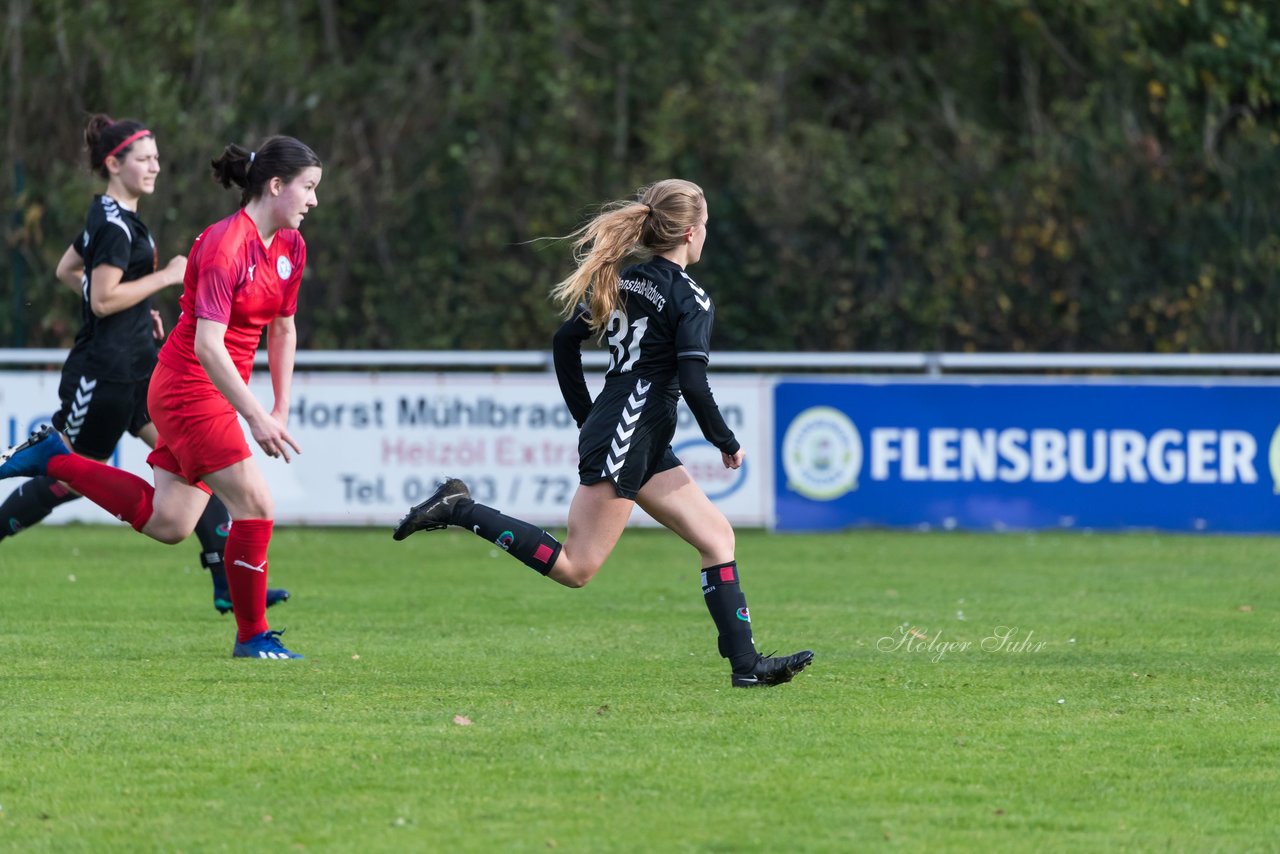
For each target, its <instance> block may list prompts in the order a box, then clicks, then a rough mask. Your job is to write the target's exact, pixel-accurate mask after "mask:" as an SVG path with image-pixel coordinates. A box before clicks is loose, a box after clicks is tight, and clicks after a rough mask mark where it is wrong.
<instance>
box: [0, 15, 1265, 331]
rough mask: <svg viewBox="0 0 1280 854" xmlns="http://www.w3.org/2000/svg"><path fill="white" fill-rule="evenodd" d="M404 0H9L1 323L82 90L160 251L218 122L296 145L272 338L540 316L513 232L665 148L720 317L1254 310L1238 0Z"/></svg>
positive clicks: (197, 207) (1257, 47)
mask: <svg viewBox="0 0 1280 854" xmlns="http://www.w3.org/2000/svg"><path fill="white" fill-rule="evenodd" d="M425 5H426V6H427V8H426V9H425V10H424V9H423V8H422V7H423V6H424V4H422V3H419V2H404V0H353V2H342V3H339V2H337V0H316V2H303V0H285V2H278V3H272V2H245V1H244V0H232V2H226V3H217V4H169V3H159V2H141V0H113V2H112V3H110V4H108V3H103V2H92V3H90V4H88V5H87V6H82V5H81V4H74V3H68V2H65V0H17V2H15V3H11V4H10V19H9V23H10V25H11V26H12V27H14V28H15V29H14V30H13V32H15V33H16V34H17V38H14V39H11V40H10V42H9V43H8V44H7V45H6V46H5V47H4V48H3V55H2V59H3V61H0V81H2V85H0V92H3V95H2V96H0V101H3V103H2V104H0V109H3V110H5V122H4V123H5V126H6V142H5V144H6V145H7V149H6V151H7V163H8V164H9V167H10V168H8V169H6V174H5V176H4V182H5V183H4V186H3V189H4V190H5V191H6V196H5V197H6V199H7V200H8V201H9V202H10V204H9V205H8V207H9V208H10V209H11V210H12V211H13V215H12V217H11V218H10V220H9V235H8V236H9V244H10V246H11V247H12V248H13V250H14V251H13V253H12V254H11V258H10V262H9V263H7V264H5V265H4V268H5V283H6V291H7V293H6V298H5V301H4V306H5V308H4V311H3V314H0V327H2V328H0V334H3V336H4V342H5V343H6V344H7V343H9V342H12V341H14V340H15V339H20V340H21V341H22V342H23V343H25V344H27V345H31V346H38V345H39V346H52V345H57V344H65V343H67V342H68V341H69V340H70V336H71V335H72V334H73V332H74V328H75V324H76V306H75V303H74V298H73V297H72V295H71V294H70V293H69V292H67V291H65V289H59V288H58V287H57V286H56V285H55V284H54V283H53V279H52V268H53V265H54V264H55V263H56V260H57V258H58V256H59V255H60V254H61V252H62V250H63V248H64V247H65V246H66V244H67V242H68V241H69V240H70V238H71V237H72V236H73V235H74V234H75V233H76V232H77V230H78V229H79V227H80V221H81V217H82V216H83V212H84V208H85V204H86V202H87V199H88V197H89V194H90V193H92V192H93V191H94V190H95V187H96V182H95V181H92V180H90V178H89V177H88V176H87V175H86V174H85V170H84V169H83V168H82V167H81V166H80V156H79V132H80V128H81V127H82V126H83V123H84V119H85V117H86V115H87V112H89V111H95V110H105V111H108V112H111V113H112V114H114V115H117V116H126V115H128V116H135V117H138V118H142V119H144V120H145V121H147V122H148V123H150V125H151V127H152V128H153V129H154V130H155V131H156V132H157V134H158V137H159V142H160V145H161V153H162V156H163V158H164V164H165V170H166V171H165V173H164V174H163V175H162V176H161V186H160V190H159V192H158V193H157V195H156V197H155V198H153V199H149V200H146V201H145V202H144V203H143V208H142V211H141V213H142V215H143V217H144V218H145V219H146V220H147V221H148V222H149V223H150V224H151V225H152V227H153V229H154V230H155V231H156V232H157V234H158V236H159V239H160V242H161V246H162V252H163V253H164V254H165V255H169V254H173V253H175V252H179V251H186V248H187V247H188V246H189V245H190V241H191V239H192V237H193V236H194V235H195V234H196V233H197V231H198V230H199V228H200V227H202V226H203V225H205V224H207V223H208V222H211V221H213V220H215V219H217V218H219V217H221V216H223V215H225V214H226V213H228V212H230V211H231V210H233V209H234V206H235V204H236V198H237V197H236V195H235V194H234V193H232V192H225V191H222V190H220V189H218V188H216V187H215V186H214V185H213V184H212V183H211V182H210V181H208V180H207V178H206V171H205V170H206V164H207V162H208V160H209V158H210V157H212V156H213V155H215V154H216V153H217V152H218V151H219V150H220V149H221V146H222V145H223V144H224V143H226V142H230V141H237V142H245V143H252V142H254V141H255V140H256V139H258V138H260V137H261V136H263V135H265V134H267V133H272V132H285V133H291V134H294V135H296V136H299V137H301V138H302V139H304V140H306V141H307V142H309V143H310V144H311V145H312V146H313V147H314V148H315V149H316V150H317V151H318V152H319V153H320V155H321V157H322V158H324V160H325V163H326V170H325V178H324V182H323V183H322V185H321V187H320V199H321V207H320V209H319V210H318V211H317V212H316V213H315V214H314V215H313V216H312V217H311V218H309V220H308V223H307V225H306V231H305V233H306V236H307V240H308V245H309V249H310V263H309V266H308V271H307V272H308V276H307V280H306V286H305V287H306V291H305V294H304V301H303V306H302V310H301V313H300V315H299V324H300V329H301V331H302V337H303V346H306V347H312V348H366V347H388V348H464V349H492V348H546V347H547V346H548V336H549V334H550V332H551V331H552V330H553V329H554V327H555V323H556V320H555V315H554V310H553V307H552V306H551V305H550V304H549V303H548V301H547V299H546V292H547V289H548V287H549V285H550V284H551V283H552V282H554V281H555V280H556V279H558V278H559V277H561V276H563V274H564V273H565V272H566V271H567V265H568V263H569V253H568V250H567V248H566V247H565V246H564V245H563V244H558V243H541V242H538V243H529V242H528V241H530V240H531V239H532V238H536V237H543V236H548V235H557V234H564V233H566V232H568V231H570V230H571V229H572V228H574V227H575V226H576V225H578V224H579V223H580V222H581V220H582V218H583V217H585V216H587V215H589V213H590V212H591V209H592V205H593V204H595V203H598V202H601V201H604V200H607V199H611V198H616V197H619V196H625V195H627V194H628V193H629V192H630V191H631V190H632V189H634V188H635V187H636V186H638V185H640V184H642V183H645V182H648V181H651V180H654V179H658V178H662V177H668V176H680V177H685V178H689V179H691V180H694V181H697V182H699V183H700V184H702V185H703V186H704V187H705V188H706V189H707V191H708V195H709V199H710V213H711V225H710V230H711V235H710V238H709V241H708V248H707V254H706V256H705V260H704V262H703V263H702V264H701V265H699V267H697V268H696V269H695V270H694V273H695V275H696V276H697V277H698V278H699V280H700V281H701V282H703V283H704V284H706V285H707V286H708V287H709V288H710V289H711V291H712V292H713V294H714V295H715V296H716V299H717V306H718V311H719V317H720V322H719V324H718V325H717V330H716V336H717V341H716V344H717V346H718V347H720V348H722V349H753V350H754V349H760V350H966V349H972V350H983V351H1005V350H1042V351H1069V350H1095V351H1097V350H1103V351H1107V350H1123V351H1171V352H1178V351H1270V350H1272V349H1273V348H1274V347H1275V345H1276V344H1277V341H1278V340H1280V316H1278V315H1280V308H1278V303H1280V301H1277V300H1276V299H1275V298H1274V293H1275V285H1276V283H1277V269H1278V267H1280V234H1278V233H1277V228H1278V226H1280V218H1278V214H1280V202H1278V201H1277V198H1278V197H1280V195H1278V193H1277V190H1278V189H1280V120H1278V117H1277V108H1276V104H1275V103H1274V100H1273V98H1274V97H1275V93H1276V92H1277V91H1278V90H1280V23H1278V22H1277V20H1276V19H1277V18H1278V17H1280V13H1278V12H1277V11H1276V10H1275V9H1274V8H1273V7H1272V6H1271V5H1270V4H1263V3H1261V2H1235V0H1226V2H1223V0H1212V1H1211V0H1057V2H1048V0H1045V2H1030V0H983V2H964V1H963V0H952V1H951V2H943V0H934V2H922V1H921V2H910V0H863V1H862V2H849V0H844V2H822V1H821V0H811V1H810V2H805V0H798V1H797V2H793V3H777V2H757V1H756V0H742V2H731V0H702V2H698V3H689V2H684V0H681V2H675V0H651V2H648V3H631V2H628V0H578V1H577V2H569V0H508V1H507V2H482V0H469V2H457V3H439V2H436V3H430V4H425ZM19 165H20V166H21V168H22V170H23V174H24V176H25V192H24V193H22V194H20V195H19V194H16V193H15V186H14V181H15V177H14V176H15V167H18V166H19ZM19 257H20V258H21V259H22V261H21V262H19V261H18V260H17V259H18V258H19ZM20 263H24V264H25V265H26V267H27V277H26V281H25V296H26V301H27V302H28V303H29V305H28V306H26V311H25V315H23V316H19V315H18V313H17V312H16V311H15V310H14V303H13V296H12V293H13V289H14V287H15V274H14V271H15V270H16V269H17V268H18V267H19V266H20ZM165 304H166V306H167V308H168V313H169V314H170V315H172V313H173V308H174V307H175V306H176V293H171V294H170V295H169V296H168V297H167V298H166V303H165Z"/></svg>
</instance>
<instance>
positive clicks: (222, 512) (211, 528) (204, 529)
mask: <svg viewBox="0 0 1280 854" xmlns="http://www.w3.org/2000/svg"><path fill="white" fill-rule="evenodd" d="M230 523H231V514H229V513H228V512H227V506H226V505H225V504H223V503H222V502H221V501H220V500H219V499H218V496H216V495H211V496H209V503H208V504H207V505H205V508H204V513H202V514H200V521H198V522H196V537H198V538H199V540H200V565H201V566H203V567H204V568H205V569H207V570H209V575H210V577H211V578H212V579H213V596H214V598H215V599H226V600H228V601H230V599H231V595H230V594H229V593H228V592H227V573H226V569H225V568H224V567H223V565H222V553H223V552H224V551H226V548H227V531H228V529H229V528H230Z"/></svg>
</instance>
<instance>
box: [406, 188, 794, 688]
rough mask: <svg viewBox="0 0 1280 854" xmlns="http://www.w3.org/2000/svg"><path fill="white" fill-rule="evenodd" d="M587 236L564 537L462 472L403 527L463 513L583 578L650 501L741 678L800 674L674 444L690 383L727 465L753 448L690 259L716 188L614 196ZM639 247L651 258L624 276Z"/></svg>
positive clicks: (569, 328) (541, 562)
mask: <svg viewBox="0 0 1280 854" xmlns="http://www.w3.org/2000/svg"><path fill="white" fill-rule="evenodd" d="M574 235H575V236H576V238H577V240H576V243H575V249H576V250H577V252H576V256H577V258H578V267H577V270H576V271H574V273H573V274H572V275H570V276H569V278H567V279H565V280H564V281H563V282H561V283H560V284H559V285H557V286H556V288H555V290H554V291H553V294H554V296H556V297H557V298H558V299H559V300H560V301H561V302H562V303H563V304H564V305H565V307H566V308H567V309H568V313H569V315H570V317H569V320H568V322H566V323H565V324H564V325H563V326H561V328H560V331H559V332H557V333H556V338H555V351H554V352H555V359H556V375H557V378H558V379H559V381H560V387H561V391H562V393H563V394H564V398H565V402H566V403H567V404H568V406H569V410H570V412H571V413H572V414H573V416H574V418H575V419H576V420H577V422H578V424H579V425H580V427H581V432H580V433H579V438H578V455H579V460H580V462H579V466H578V479H579V484H580V485H579V487H578V490H577V492H576V493H575V494H574V496H573V501H572V503H571V504H570V507H569V534H568V536H567V537H566V539H565V542H564V545H563V546H561V544H560V543H558V542H557V541H556V540H555V538H554V537H552V536H551V535H550V534H548V533H547V532H546V531H543V530H541V529H540V528H538V527H536V526H534V525H530V524H529V523H527V522H523V521H520V520H519V519H513V518H511V517H510V516H505V515H503V514H502V513H501V512H499V511H497V510H495V509H493V508H491V507H486V506H484V505H482V504H477V503H475V502H474V501H472V500H471V495H470V492H469V491H468V489H467V486H466V484H464V483H463V482H462V481H460V480H456V479H449V480H447V481H445V483H444V484H442V485H441V486H440V488H439V489H437V490H436V492H435V493H434V494H433V495H431V496H430V497H429V498H427V500H426V501H424V502H422V503H421V504H419V505H417V506H416V507H414V508H413V509H411V510H410V511H409V513H408V515H406V516H405V517H404V519H403V520H401V522H400V524H399V526H398V527H397V528H396V530H395V533H394V534H393V536H394V537H395V539H397V540H402V539H404V538H405V537H407V536H409V535H410V534H412V533H413V532H414V531H422V530H433V529H437V528H444V527H446V526H448V525H458V526H460V527H464V528H468V529H470V530H471V531H473V532H474V533H476V534H478V535H479V536H480V537H481V538H483V539H485V540H488V541H489V542H492V543H496V544H497V545H499V546H501V547H502V548H503V549H504V550H506V551H507V552H509V553H510V554H511V555H512V556H513V557H515V558H516V559H518V560H519V561H521V562H522V563H524V564H525V565H526V566H528V567H530V568H531V569H534V570H535V571H537V572H539V573H541V574H543V575H545V576H547V577H548V578H551V579H553V580H555V581H558V582H559V583H560V584H563V585H565V586H566V587H582V586H583V585H585V584H586V583H587V582H589V581H590V580H591V579H592V578H593V577H594V576H595V574H596V572H598V571H599V569H600V567H601V565H603V564H604V562H605V560H606V559H607V558H608V557H609V554H610V553H611V552H612V551H613V548H614V546H615V545H617V543H618V539H619V538H620V537H621V536H622V532H623V530H624V529H625V528H626V526H627V520H628V519H630V517H631V510H632V508H633V507H634V506H635V505H636V504H639V505H640V506H641V507H642V508H643V509H644V510H645V512H647V513H648V514H649V515H650V516H652V517H653V518H654V519H656V520H657V521H658V522H660V523H662V524H663V525H664V526H666V527H667V528H669V529H670V530H672V531H674V532H675V533H676V534H677V535H679V536H680V538H681V539H683V540H684V541H685V542H687V543H689V545H691V546H693V547H694V548H695V549H697V551H698V554H699V556H700V559H701V570H702V571H701V578H702V593H703V598H704V600H705V602H706V605H707V609H708V610H709V611H710V612H711V618H712V619H713V620H714V621H715V624H716V628H717V630H718V633H719V649H720V654H721V655H722V656H723V657H725V658H727V659H729V663H730V667H731V669H732V678H731V682H730V684H732V685H733V686H735V687H741V688H747V687H755V686H768V685H778V684H780V683H783V682H788V681H790V680H791V678H792V677H793V676H794V675H795V674H796V673H798V672H800V671H801V670H803V669H804V668H805V667H807V666H808V665H809V663H810V662H811V661H812V660H813V653H812V652H810V651H809V650H803V651H801V652H797V653H794V654H792V655H787V656H779V657H772V656H764V655H760V654H759V653H758V652H757V651H756V648H755V644H754V641H753V640H752V634H751V614H750V611H748V609H747V600H746V597H745V596H744V595H743V593H742V588H741V585H740V584H739V577H738V562H737V558H736V555H735V553H734V548H735V540H734V533H733V528H732V527H731V526H730V525H729V521H728V520H727V519H726V518H725V517H724V514H723V513H721V512H720V509H719V508H718V507H716V506H715V505H714V504H713V503H711V500H710V499H708V498H707V496H706V494H705V493H703V491H702V490H701V489H700V488H699V487H698V484H697V483H695V482H694V480H693V478H692V477H691V476H690V475H689V472H688V470H687V469H685V467H684V466H683V465H682V464H681V463H680V460H679V459H678V458H677V457H676V455H675V454H674V453H673V452H672V450H671V439H672V436H673V435H674V434H675V428H676V403H677V402H678V401H679V399H680V396H681V395H682V394H683V395H684V398H685V401H686V402H687V403H688V405H689V409H690V410H692V412H693V415H694V417H695V418H696V419H697V421H698V426H699V427H701V428H702V435H703V436H704V437H705V438H706V440H707V441H708V442H710V443H711V444H712V445H715V446H716V447H717V448H718V449H719V450H720V455H721V459H722V461H723V463H724V465H725V467H726V468H731V469H736V468H738V467H739V466H741V465H742V461H743V458H744V456H745V455H744V453H743V450H742V448H741V447H740V446H739V444H738V440H737V439H736V438H735V437H734V435H733V431H732V430H730V429H729V427H728V425H726V424H725V422H724V418H723V417H722V416H721V414H720V410H719V407H717V406H716V402H715V399H714V398H713V397H712V394H711V388H710V386H709V385H708V383H707V361H708V359H709V357H710V340H711V324H712V320H713V317H714V312H715V308H714V306H713V304H712V302H711V295H710V294H709V293H707V291H706V290H705V289H703V288H702V287H701V286H700V285H699V284H698V283H697V282H695V281H694V280H693V279H692V278H690V277H689V274H688V273H686V272H685V270H686V268H687V267H689V266H690V265H692V264H696V263H697V262H698V260H699V259H700V258H701V257H702V247H703V243H704V241H705V240H706V237H707V200H706V197H705V196H704V195H703V192H702V190H701V188H699V187H698V186H697V185H696V184H693V183H690V182H689V181H681V180H677V179H670V180H666V181H659V182H658V183H656V184H652V185H650V186H648V187H644V188H642V189H641V190H640V192H639V193H638V195H637V198H636V200H634V201H622V202H615V203H613V204H611V205H608V206H607V207H606V209H605V211H604V212H603V213H601V214H600V215H599V216H597V217H595V218H594V219H593V220H591V221H590V222H589V223H587V224H586V225H585V226H583V227H582V228H581V229H579V230H578V231H577V232H575V233H574ZM631 255H638V256H649V258H648V260H646V261H644V262H643V263H640V264H636V265H634V266H631V267H628V268H627V269H626V270H623V271H622V272H621V275H619V269H620V268H621V266H622V261H623V259H624V258H626V257H627V256H631ZM584 303H585V304H584ZM602 331H603V332H605V333H606V334H607V335H608V340H609V350H610V355H611V359H610V364H609V370H608V372H607V373H606V374H605V382H604V389H603V390H602V391H601V392H600V396H599V397H597V398H596V400H595V401H594V402H593V401H592V400H591V397H590V395H589V394H588V392H587V387H586V382H585V381H584V380H583V377H582V354H581V344H582V341H584V340H586V339H587V338H588V337H590V335H591V334H592V333H593V332H596V333H599V332H602Z"/></svg>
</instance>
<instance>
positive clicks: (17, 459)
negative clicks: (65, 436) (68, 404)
mask: <svg viewBox="0 0 1280 854" xmlns="http://www.w3.org/2000/svg"><path fill="white" fill-rule="evenodd" d="M69 453H71V451H69V450H67V446H66V445H64V444H62V437H61V436H59V435H58V431H56V430H54V429H53V428H52V427H50V426H48V425H47V424H46V425H45V426H43V427H41V428H39V429H38V430H33V431H32V432H31V436H30V437H28V438H27V441H25V442H22V443H21V444H18V445H14V446H13V447H12V448H10V449H9V450H7V451H5V452H3V453H0V479H3V478H6V477H39V476H40V475H43V474H48V469H49V460H51V459H53V458H54V457H60V456H62V455H63V454H69Z"/></svg>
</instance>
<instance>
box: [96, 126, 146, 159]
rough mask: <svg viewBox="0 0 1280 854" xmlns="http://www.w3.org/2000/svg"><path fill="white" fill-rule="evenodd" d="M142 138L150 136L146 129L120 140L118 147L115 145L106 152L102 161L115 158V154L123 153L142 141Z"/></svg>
mask: <svg viewBox="0 0 1280 854" xmlns="http://www.w3.org/2000/svg"><path fill="white" fill-rule="evenodd" d="M144 136H151V131H149V130H147V129H146V128H143V129H142V130H137V131H134V132H133V133H131V134H129V135H128V136H126V137H125V138H124V139H123V140H121V141H120V144H119V145H117V146H116V147H115V148H113V149H111V150H110V151H108V152H107V154H106V156H105V157H103V158H102V159H103V160H106V159H107V157H115V156H116V155H117V154H119V153H120V152H122V151H124V150H125V149H126V148H128V147H129V146H130V145H132V144H133V143H135V142H137V141H138V140H140V139H142V138H143V137H144Z"/></svg>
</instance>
